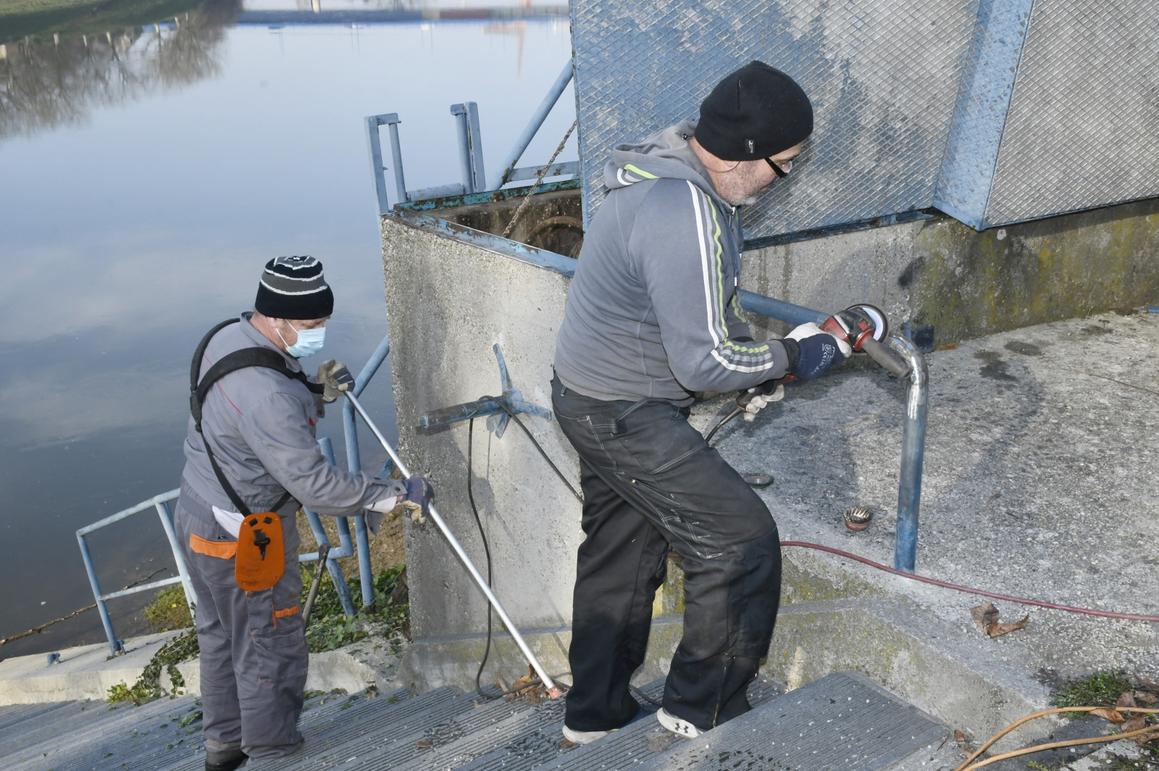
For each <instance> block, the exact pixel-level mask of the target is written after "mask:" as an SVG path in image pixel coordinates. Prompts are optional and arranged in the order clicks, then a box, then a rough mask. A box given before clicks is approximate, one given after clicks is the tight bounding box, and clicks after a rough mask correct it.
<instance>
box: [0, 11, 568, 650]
mask: <svg viewBox="0 0 1159 771" xmlns="http://www.w3.org/2000/svg"><path fill="white" fill-rule="evenodd" d="M295 2H296V0H279V4H281V6H282V7H286V5H285V4H286V3H291V4H292V3H295ZM454 3H455V5H456V7H462V2H461V0H454ZM512 3H520V4H522V0H512ZM261 4H262V5H263V6H265V7H268V6H270V5H271V4H273V0H271V2H269V3H267V2H266V0H261ZM482 4H485V5H487V6H499V5H502V2H500V1H499V0H485V2H484V3H481V5H482ZM250 5H251V3H250V2H246V3H245V4H243V5H242V12H243V14H244V13H246V12H247V8H248V7H249V6H250ZM361 5H362V4H361V2H360V0H359V6H360V7H361ZM381 5H383V3H380V6H381ZM553 5H555V4H553ZM330 7H332V4H331V3H330V2H323V4H322V8H323V10H325V9H327V8H330ZM291 10H292V7H291ZM182 29H183V25H182V24H178V25H176V26H173V25H167V26H164V27H163V28H162V29H161V31H160V32H161V35H162V43H163V44H164V45H169V44H171V43H174V42H175V41H174V38H175V37H176V36H177V35H179V34H182V32H181V31H182ZM516 29H517V31H518V34H514V35H513V34H510V32H511V31H512V27H509V26H504V27H502V28H501V29H500V28H496V27H495V26H493V25H491V24H488V23H487V21H485V20H479V21H473V22H465V23H454V24H438V23H435V24H423V25H419V24H402V25H396V24H393V23H391V24H375V25H371V26H362V25H361V24H359V25H357V26H350V25H318V24H309V25H302V26H297V27H295V26H292V25H290V26H286V27H282V28H278V29H271V28H268V27H266V26H262V25H258V24H253V25H251V24H247V23H245V22H244V21H241V17H239V20H238V22H236V23H233V24H229V25H226V26H224V28H218V29H217V30H216V31H214V30H213V29H212V28H210V27H208V26H206V27H205V28H203V29H202V31H201V33H200V34H201V37H200V38H197V37H196V36H194V37H192V38H191V42H197V41H200V42H201V51H202V53H201V54H197V55H196V56H193V55H190V57H189V58H191V59H192V62H191V66H189V67H185V68H182V67H180V66H177V67H175V68H173V69H170V68H168V65H167V64H164V63H162V62H160V61H158V59H157V57H160V56H169V55H170V53H169V52H168V51H167V52H165V53H162V52H161V51H159V50H158V46H159V45H160V44H159V43H157V41H156V35H157V34H158V30H157V29H155V28H154V27H152V26H149V27H147V28H145V29H144V30H141V31H138V32H131V33H128V40H127V41H125V42H122V43H121V44H120V47H119V48H115V50H109V49H108V47H109V46H114V47H116V46H117V42H118V36H117V34H115V33H114V34H113V35H111V38H112V41H111V42H110V40H109V39H108V38H109V37H110V36H105V35H104V34H103V33H102V35H100V36H99V39H96V38H92V37H90V38H89V48H88V49H86V48H85V47H84V44H83V42H84V41H83V39H82V41H81V45H80V47H79V49H78V48H77V47H76V46H75V41H73V43H69V44H66V43H65V40H64V37H65V36H64V35H62V36H61V43H60V47H61V48H67V50H66V51H64V52H62V53H60V54H58V56H59V58H57V59H54V58H52V56H51V55H48V54H47V53H45V51H46V49H37V50H36V51H34V52H33V53H34V54H36V55H37V56H38V57H39V58H34V59H25V60H22V61H20V62H17V61H16V55H15V54H11V56H10V60H9V61H7V62H3V63H0V66H3V67H9V68H13V67H17V66H18V67H20V68H22V69H21V70H20V72H21V73H22V75H21V77H22V78H23V77H26V75H25V74H23V73H25V72H26V71H27V70H28V69H31V68H32V62H33V61H36V62H39V66H40V70H39V71H37V72H36V73H35V78H36V80H35V81H34V82H39V83H47V84H49V85H50V86H51V88H53V89H55V90H56V91H58V92H59V94H58V95H57V97H56V103H55V104H54V105H53V106H51V107H41V108H39V109H40V111H41V113H42V114H45V115H46V116H47V117H38V115H37V113H36V112H35V111H32V110H31V108H25V114H23V115H22V116H21V117H19V118H17V117H14V116H13V115H12V112H13V111H12V109H11V108H10V105H9V103H8V102H7V101H6V102H4V103H3V106H0V116H2V117H3V119H4V123H5V126H6V130H0V136H3V137H4V139H3V141H0V179H3V181H4V184H3V185H0V233H2V234H3V237H4V247H3V251H2V252H0V254H2V255H3V257H4V262H5V268H4V276H3V278H2V279H0V490H3V491H4V493H5V501H6V507H5V510H4V515H3V517H0V546H2V547H4V553H5V555H6V556H5V558H4V559H3V560H0V586H3V587H7V590H6V591H3V592H0V637H4V636H5V635H7V634H10V633H13V632H17V631H20V630H22V629H26V628H28V627H31V626H34V625H36V624H39V623H43V622H44V621H46V620H47V619H50V618H53V617H56V616H60V615H64V614H66V613H68V612H70V611H72V610H73V609H75V608H77V607H80V606H82V605H84V604H87V603H88V602H91V601H92V600H91V595H89V594H88V588H87V583H86V581H85V575H84V570H83V567H82V564H81V560H80V557H79V553H78V551H77V546H76V538H75V530H76V528H78V527H80V526H82V525H86V524H89V523H91V522H93V521H95V520H96V519H98V518H100V517H102V516H106V515H108V514H111V513H113V512H115V511H118V510H120V509H123V508H125V507H127V506H130V505H132V504H135V503H137V502H138V501H141V500H144V499H146V498H149V497H151V496H153V495H155V494H157V493H159V492H161V491H164V490H167V489H171V488H173V487H175V486H176V485H177V482H178V475H179V473H180V470H181V464H182V456H181V440H182V438H183V436H184V433H185V421H186V415H187V412H186V411H187V408H188V407H187V405H188V401H187V378H188V366H189V360H188V359H189V355H190V353H191V351H192V349H193V347H194V345H195V344H196V342H197V340H198V339H199V338H200V336H201V335H202V334H203V333H204V331H205V329H207V328H208V327H209V326H211V325H212V324H213V323H215V322H217V321H218V320H220V319H223V318H225V317H227V316H229V315H231V314H234V313H236V312H237V311H239V310H242V309H244V308H246V307H248V306H249V305H250V304H251V303H252V301H253V296H254V290H255V288H256V281H257V272H258V270H259V268H260V266H261V265H262V264H264V263H265V261H266V260H268V259H269V258H270V256H272V255H276V254H283V253H300V252H306V253H313V254H315V255H317V256H318V257H320V258H322V259H323V260H324V261H325V263H326V272H327V277H328V278H329V280H330V281H331V283H332V284H333V285H334V287H335V291H336V294H337V306H336V314H335V317H334V319H333V320H332V322H331V324H330V325H329V327H330V332H331V334H329V335H328V336H327V351H326V354H325V356H334V357H336V358H339V359H342V360H345V361H346V362H347V363H349V364H351V365H353V366H355V367H357V366H360V365H361V363H362V362H363V361H365V359H366V357H367V356H368V355H369V353H370V351H372V350H373V349H374V347H375V345H376V344H377V343H378V342H379V340H380V339H381V337H382V335H383V333H384V331H385V323H384V320H385V313H386V309H385V308H384V305H383V290H382V270H381V263H380V259H379V254H380V250H381V245H380V242H379V234H378V229H377V220H376V217H375V214H376V205H375V200H374V193H373V185H372V182H371V178H370V171H369V168H368V163H367V153H366V137H365V129H364V126H365V123H364V117H365V116H366V115H371V114H375V113H380V112H395V111H397V112H398V113H399V114H400V115H401V116H402V117H403V120H404V123H403V126H402V133H403V141H404V149H405V161H406V171H407V178H408V180H413V182H414V186H415V187H427V186H432V185H438V184H445V183H447V182H452V181H454V180H456V179H457V178H458V173H459V163H458V153H457V146H456V144H455V141H456V139H455V127H454V121H453V119H452V117H451V115H450V113H449V110H448V106H449V105H450V104H451V103H453V102H457V101H462V100H465V99H472V100H476V101H478V103H479V106H480V112H481V116H482V121H483V130H484V136H485V140H486V141H485V143H484V153H485V155H486V161H487V166H488V168H495V167H496V164H498V163H500V162H501V160H502V158H503V156H504V155H505V154H506V152H507V151H508V149H509V148H510V145H511V143H512V142H513V141H514V139H515V137H516V136H517V135H518V134H519V132H520V131H521V130H522V129H523V128H524V125H525V124H526V121H527V119H528V118H529V117H530V115H531V114H532V112H533V111H534V109H535V107H536V105H538V104H539V102H540V100H541V99H542V98H543V95H544V93H545V92H546V91H547V89H548V87H549V86H550V85H551V83H552V82H553V81H554V79H555V76H556V73H558V72H559V69H560V67H561V66H562V64H563V62H564V61H566V59H567V55H568V51H569V43H570V41H569V38H568V33H567V25H566V21H565V20H563V19H562V18H561V19H559V20H558V21H542V22H528V23H526V24H525V25H521V26H520V27H518V28H516ZM189 31H190V32H191V31H192V30H191V29H190V30H189ZM500 31H502V33H503V34H494V33H496V32H500ZM70 40H72V39H71V38H70ZM46 43H47V45H48V46H49V49H51V48H52V47H53V45H54V44H53V42H52V41H51V37H50V38H49V39H48V40H47V41H46ZM69 45H72V46H73V47H72V48H68V46H69ZM100 46H104V48H100ZM8 50H9V52H12V51H14V50H15V49H14V47H13V46H11V45H10V46H9V47H8ZM98 50H99V52H100V55H98V53H97V51H98ZM86 51H87V53H86ZM146 52H151V54H150V55H151V56H153V60H152V62H153V67H152V69H150V68H149V67H145V66H144V58H143V57H145V56H146ZM114 55H115V56H117V57H120V60H121V61H120V64H118V63H116V62H114V61H112V57H113V56H114ZM172 55H173V61H174V62H180V61H186V60H188V59H183V58H182V56H179V55H178V51H176V50H174V51H172ZM202 55H204V56H203V58H201V59H198V58H197V57H198V56H202ZM86 56H87V57H89V58H90V59H92V61H90V62H88V63H85V62H84V59H85V57H86ZM521 56H522V57H523V58H524V62H525V66H523V68H522V70H520V68H519V62H520V57H521ZM126 61H131V64H126ZM99 62H103V64H102V65H101V66H99V67H98V66H97V63H99ZM118 67H122V68H124V69H122V70H119V69H117V68H118ZM15 71H16V70H14V69H8V70H4V71H2V72H0V87H3V85H4V83H5V82H6V81H9V82H10V79H11V75H12V73H13V72H15ZM183 72H184V73H197V74H192V75H189V76H188V77H185V76H183V75H181V74H180V73H183ZM125 73H128V74H125ZM130 75H134V76H135V77H130ZM183 77H184V80H182V79H181V78H183ZM122 79H123V83H122V82H121V80H122ZM181 83H184V85H180V86H179V84H181ZM178 86H179V87H178ZM33 90H35V89H33ZM64 95H72V102H71V103H70V101H69V99H67V98H65V97H64ZM34 96H35V95H34V94H27V95H26V96H25V99H26V100H32V99H33V97H34ZM571 99H572V97H571V96H570V94H569V95H566V96H565V97H564V98H563V100H561V106H563V109H557V113H555V114H553V117H552V118H550V119H549V121H548V123H547V125H545V127H544V131H543V132H542V135H541V137H539V138H537V140H536V142H535V143H533V145H532V147H531V148H530V149H529V151H528V153H527V160H528V161H529V162H530V161H531V160H532V159H543V158H546V157H547V156H548V155H549V154H550V153H551V151H552V150H553V149H554V147H555V145H556V143H557V142H558V141H559V138H560V137H561V136H562V135H563V134H564V132H565V130H566V128H567V127H568V126H569V125H570V124H571V121H572V118H573V115H572V113H571V111H570V110H569V109H567V107H566V106H567V105H568V103H569V102H570V101H571ZM33 104H34V102H33ZM70 111H71V112H70ZM17 124H19V127H17ZM573 141H574V139H573ZM567 155H568V156H569V157H570V158H574V157H575V155H574V149H572V150H569V151H568V153H567ZM565 159H567V158H565ZM316 364H317V362H310V363H309V366H310V367H313V366H316ZM384 374H386V376H385V377H383V376H382V375H380V377H379V378H378V379H376V381H375V383H373V384H372V389H371V390H372V391H373V393H371V392H370V391H368V393H367V395H366V398H365V399H364V400H363V403H364V404H365V405H366V406H367V408H368V409H369V410H370V411H371V412H372V414H374V415H375V416H376V419H377V420H378V422H379V424H380V425H381V426H383V427H384V428H385V429H387V430H388V431H389V429H390V426H391V425H392V424H393V414H392V411H391V410H392V405H391V404H390V401H389V393H390V383H389V375H388V374H387V373H385V372H384ZM324 423H325V424H326V425H323V426H322V433H323V434H324V435H329V436H331V437H333V438H335V439H337V440H338V444H339V446H341V435H342V434H341V427H340V425H339V422H338V421H337V420H333V418H328V419H327V421H325V422H324ZM364 439H365V440H366V442H365V444H364V445H363V451H364V455H363V458H364V461H365V462H366V464H367V466H373V465H374V464H376V463H377V462H379V461H380V460H381V457H382V454H381V452H380V451H377V450H376V449H375V445H374V442H373V440H372V439H370V437H368V436H364ZM339 453H340V455H341V450H339ZM101 532H102V534H101V535H100V536H99V538H98V539H97V540H95V541H94V552H95V554H96V557H97V565H98V569H99V570H100V571H101V574H102V576H101V578H102V582H103V583H104V585H105V587H106V588H107V589H114V588H118V587H120V586H123V585H124V584H126V583H129V582H130V581H132V580H135V579H138V578H141V577H142V576H144V575H147V574H149V573H150V572H152V571H153V570H154V569H156V568H157V567H161V566H165V567H170V566H171V563H172V558H171V557H170V556H169V550H168V547H167V546H166V545H165V544H164V537H163V536H162V534H161V530H160V527H159V526H158V524H157V521H156V517H155V516H153V515H151V514H150V515H147V516H143V517H142V518H141V519H139V520H134V521H132V522H130V523H128V524H126V525H125V526H124V527H123V528H121V527H117V528H111V529H110V531H108V532H106V531H101ZM113 612H114V618H115V619H116V623H117V631H118V632H120V633H121V634H122V635H125V634H129V633H131V632H132V627H131V625H129V624H128V623H123V622H125V619H126V616H125V615H124V614H125V606H124V605H123V604H117V605H116V606H115V607H114V609H113ZM78 638H83V639H84V640H86V641H92V642H95V641H98V640H100V639H102V635H101V632H100V627H99V623H98V622H97V620H96V617H95V615H94V614H88V615H87V616H82V617H81V618H80V619H78V620H76V621H75V622H69V623H68V624H65V625H61V627H54V628H53V629H51V630H50V631H49V632H46V633H45V634H44V635H43V636H38V637H34V638H30V639H28V640H25V641H21V642H20V643H17V644H16V645H15V646H4V647H0V657H4V656H9V655H18V654H20V653H27V652H30V651H33V650H44V649H53V648H54V647H56V646H59V645H63V644H66V643H70V642H74V641H76V640H77V639H78Z"/></svg>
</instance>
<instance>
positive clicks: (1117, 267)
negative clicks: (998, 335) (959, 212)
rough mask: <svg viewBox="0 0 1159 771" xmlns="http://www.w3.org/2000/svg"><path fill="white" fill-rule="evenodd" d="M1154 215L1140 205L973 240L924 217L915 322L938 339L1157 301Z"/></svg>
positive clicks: (951, 224) (1149, 206)
mask: <svg viewBox="0 0 1159 771" xmlns="http://www.w3.org/2000/svg"><path fill="white" fill-rule="evenodd" d="M1157 210H1159V202H1157V201H1142V202H1138V203H1133V204H1125V205H1122V206H1117V207H1113V208H1109V209H1098V210H1095V211H1090V212H1082V213H1079V214H1072V215H1065V216H1062V217H1055V218H1052V219H1049V220H1040V221H1036V222H1028V223H1022V224H1018V225H1011V226H1008V227H1005V228H996V229H992V230H987V231H984V232H981V233H978V232H975V231H973V230H971V229H970V228H968V227H966V226H965V225H962V224H961V223H958V222H956V221H954V220H951V219H949V218H940V219H936V220H932V221H930V222H929V223H927V224H926V225H925V226H924V227H922V228H921V230H920V231H919V233H918V235H917V237H916V239H915V244H914V247H915V248H914V250H915V252H916V253H917V254H918V258H917V261H916V262H915V264H914V265H913V271H912V273H913V282H914V283H913V291H912V303H913V306H914V323H915V324H916V325H921V326H926V325H929V326H932V327H934V329H936V331H937V339H938V340H939V341H942V342H944V341H950V340H960V339H964V338H970V337H978V336H981V335H988V334H993V333H995V332H1001V331H1005V330H1008V329H1014V328H1017V327H1023V326H1028V325H1031V324H1040V323H1044V322H1048V321H1055V320H1058V319H1063V318H1073V317H1077V316H1085V315H1089V314H1092V313H1097V312H1102V311H1106V310H1115V309H1121V308H1127V307H1133V306H1139V305H1143V304H1145V303H1149V302H1155V301H1156V299H1159V259H1156V254H1159V215H1157Z"/></svg>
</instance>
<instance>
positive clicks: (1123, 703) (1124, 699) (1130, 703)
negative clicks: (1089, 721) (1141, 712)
mask: <svg viewBox="0 0 1159 771" xmlns="http://www.w3.org/2000/svg"><path fill="white" fill-rule="evenodd" d="M1115 706H1116V707H1137V706H1139V705H1138V704H1137V703H1135V694H1134V692H1133V691H1123V692H1122V693H1120V694H1119V698H1117V699H1115Z"/></svg>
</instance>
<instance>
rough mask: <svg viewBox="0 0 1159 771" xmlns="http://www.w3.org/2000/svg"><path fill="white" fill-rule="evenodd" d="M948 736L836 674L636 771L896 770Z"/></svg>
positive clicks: (683, 743)
mask: <svg viewBox="0 0 1159 771" xmlns="http://www.w3.org/2000/svg"><path fill="white" fill-rule="evenodd" d="M949 733H950V729H949V728H947V727H946V726H945V725H943V724H941V723H939V722H938V721H936V720H934V719H933V718H931V717H930V716H929V715H927V714H925V713H924V712H922V711H921V710H919V709H918V708H917V707H914V706H912V705H910V704H906V703H905V702H902V701H901V700H899V699H898V698H897V697H896V696H894V695H893V694H891V693H889V692H888V691H886V690H885V689H883V688H881V687H880V686H878V685H877V684H876V683H874V682H872V681H871V680H869V679H868V678H866V677H863V676H862V675H858V674H853V673H844V672H843V673H838V674H833V675H829V676H827V677H824V678H822V679H820V680H817V681H816V682H813V683H810V684H809V685H807V686H805V687H804V688H801V689H799V690H796V691H792V692H791V693H787V694H785V695H784V696H781V697H779V698H777V699H774V700H772V701H770V702H769V703H767V704H765V705H763V706H761V707H759V708H756V709H754V710H753V711H752V712H749V713H747V714H745V715H742V716H741V717H739V718H737V719H735V720H732V721H729V722H728V723H726V724H724V725H723V726H721V727H719V728H717V729H715V730H713V731H709V732H708V733H705V734H704V735H702V736H700V737H699V738H697V739H691V740H686V739H680V740H678V742H679V743H678V744H677V745H676V746H674V747H673V748H672V749H670V750H668V751H667V752H666V753H664V755H663V756H661V757H656V758H653V759H652V760H651V761H650V762H648V763H646V764H644V765H643V766H640V769H641V771H645V770H646V771H684V770H685V769H688V770H691V769H696V771H725V770H726V769H728V770H729V771H731V770H732V769H760V770H761V771H883V770H884V769H896V768H898V765H899V764H901V763H902V762H903V761H905V760H906V759H907V758H910V757H911V756H913V755H915V754H916V753H928V752H930V751H933V750H936V749H937V747H938V746H940V745H941V744H943V743H945V741H946V739H947V737H948V735H949ZM588 767H589V766H586V765H584V766H580V765H575V766H572V768H576V769H580V768H588ZM604 768H610V766H604Z"/></svg>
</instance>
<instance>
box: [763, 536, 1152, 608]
mask: <svg viewBox="0 0 1159 771" xmlns="http://www.w3.org/2000/svg"><path fill="white" fill-rule="evenodd" d="M781 546H799V547H801V548H803V549H816V550H817V551H823V552H828V553H830V554H836V555H837V556H839V557H845V558H846V559H851V560H855V561H857V562H860V563H862V564H864V565H869V566H870V567H874V568H877V569H878V570H884V571H885V572H886V573H893V574H894V575H895V576H901V577H902V578H909V579H911V580H913V581H920V582H922V583H923V584H932V585H933V586H940V587H942V588H943V589H953V590H954V591H956V592H965V593H966V594H977V595H979V596H982V597H989V598H991V599H994V600H1004V601H1006V602H1017V603H1019V604H1020V605H1034V606H1037V607H1039V608H1049V609H1051V610H1065V611H1066V612H1067V613H1081V614H1083V615H1086V616H1101V617H1102V618H1120V619H1125V620H1127V621H1150V622H1151V623H1153V624H1159V616H1146V615H1143V614H1140V613H1118V612H1116V611H1113V610H1095V609H1093V608H1076V607H1072V606H1070V605H1058V604H1056V603H1053V602H1046V601H1045V600H1030V599H1027V598H1025V597H1014V596H1012V595H1009V594H999V593H998V592H987V591H985V590H983V589H972V588H970V587H968V586H962V585H961V584H953V583H950V582H949V581H941V580H939V579H937V578H926V577H925V576H919V575H916V574H914V573H907V572H905V571H904V570H898V569H897V568H891V567H889V566H887V565H882V564H881V563H880V562H874V561H873V560H871V559H866V558H865V557H859V556H858V555H856V554H853V553H852V552H847V551H845V550H843V549H837V548H834V547H832V546H822V545H821V544H819V543H809V542H808V541H781Z"/></svg>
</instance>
